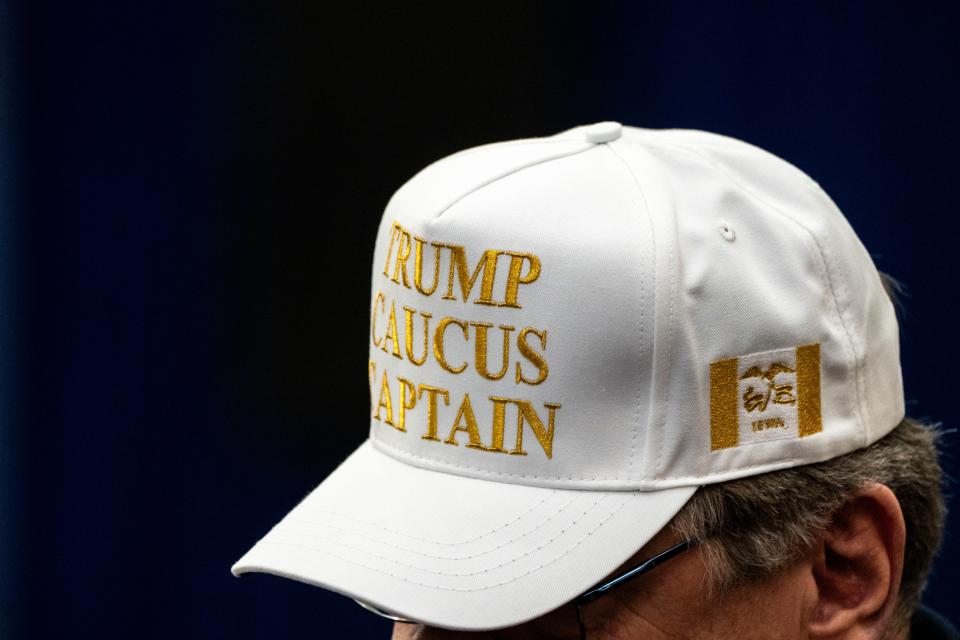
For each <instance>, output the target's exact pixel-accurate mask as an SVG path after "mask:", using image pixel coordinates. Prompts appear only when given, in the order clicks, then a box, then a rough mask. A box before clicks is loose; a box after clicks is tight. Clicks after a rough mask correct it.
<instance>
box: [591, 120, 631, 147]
mask: <svg viewBox="0 0 960 640" xmlns="http://www.w3.org/2000/svg"><path fill="white" fill-rule="evenodd" d="M583 133H584V136H585V137H586V138H587V142H595V143H600V142H612V141H614V140H616V139H617V138H619V137H620V134H621V133H623V126H622V125H621V124H620V123H619V122H598V123H596V124H591V125H590V126H588V127H586V128H585V129H584V132H583Z"/></svg>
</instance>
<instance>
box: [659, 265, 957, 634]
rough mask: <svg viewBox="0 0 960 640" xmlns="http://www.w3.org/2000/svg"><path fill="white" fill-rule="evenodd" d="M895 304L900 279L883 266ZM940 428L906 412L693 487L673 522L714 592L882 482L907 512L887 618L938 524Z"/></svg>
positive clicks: (904, 618)
mask: <svg viewBox="0 0 960 640" xmlns="http://www.w3.org/2000/svg"><path fill="white" fill-rule="evenodd" d="M881 275H882V277H883V279H884V284H885V287H886V289H887V293H888V294H889V295H890V296H891V299H893V301H894V303H895V304H899V303H897V300H896V295H895V294H896V293H898V292H899V291H900V290H901V288H902V287H901V285H899V283H897V282H896V281H895V280H893V279H892V278H889V277H888V276H885V275H884V274H881ZM938 439H939V431H938V429H937V426H936V425H929V426H928V425H925V424H922V423H921V422H919V421H917V420H914V419H912V418H909V417H907V418H904V419H903V421H902V422H901V423H900V424H899V425H897V426H896V427H895V428H894V429H893V430H892V431H891V432H890V433H889V434H887V435H886V436H884V437H883V438H881V439H880V440H878V441H877V442H875V443H873V444H872V445H870V446H868V447H866V448H863V449H858V450H856V451H853V452H851V453H848V454H846V455H843V456H839V457H837V458H833V459H830V460H826V461H824V462H820V463H816V464H810V465H805V466H800V467H795V468H792V469H785V470H781V471H773V472H770V473H765V474H761V475H757V476H752V477H748V478H743V479H740V480H734V481H730V482H723V483H718V484H714V485H708V486H705V487H701V488H700V489H699V490H698V491H697V492H696V493H695V494H694V496H693V498H691V499H690V501H689V502H688V503H687V504H686V505H685V506H684V508H683V509H682V510H681V511H680V513H678V514H677V515H676V516H675V517H674V519H673V521H672V523H671V526H672V528H673V530H674V532H675V533H676V534H677V535H678V536H680V537H683V538H692V539H695V540H697V541H698V542H699V543H700V548H701V550H702V552H703V555H704V559H705V562H706V566H707V571H708V574H709V584H710V586H711V588H712V590H713V592H714V593H715V594H722V593H723V592H725V591H727V590H729V589H730V588H732V587H735V586H737V585H740V584H745V583H748V582H752V581H756V580H760V579H762V578H764V577H767V576H770V575H772V574H775V573H777V572H779V571H781V570H783V569H784V568H786V567H788V566H789V565H790V564H791V563H793V562H795V561H796V560H797V559H799V557H800V556H801V555H803V554H804V553H805V552H807V551H808V550H809V549H810V548H811V547H812V546H813V545H814V544H815V543H816V542H817V540H818V539H819V537H820V535H821V534H822V533H823V532H824V531H825V530H826V529H827V527H828V526H829V525H830V523H831V520H832V518H833V516H834V514H836V512H837V511H838V510H839V509H840V508H841V507H842V506H843V505H844V504H845V503H846V502H847V500H848V499H849V498H850V497H851V496H852V495H853V494H854V493H855V492H857V491H858V490H859V489H861V488H863V487H865V486H868V485H870V484H874V483H879V484H883V485H886V486H887V487H889V488H890V490H891V491H893V493H894V494H895V495H896V496H897V499H898V500H899V502H900V508H901V509H902V511H903V517H904V520H905V521H906V529H907V539H906V549H905V553H904V566H903V577H902V580H901V583H900V598H899V601H898V603H897V608H896V612H895V620H894V624H895V626H896V627H898V628H901V627H903V626H904V625H906V624H907V622H908V621H909V618H910V615H911V614H912V612H913V610H914V608H915V607H916V605H917V603H918V602H919V600H920V596H921V594H922V592H923V587H924V585H925V583H926V578H927V574H928V573H929V570H930V566H931V563H932V562H933V557H934V555H935V553H936V551H937V548H938V546H939V544H940V538H941V535H942V533H943V526H944V525H943V523H944V513H945V507H944V500H943V488H942V484H941V483H942V472H941V469H940V463H939V459H938V454H937V443H938Z"/></svg>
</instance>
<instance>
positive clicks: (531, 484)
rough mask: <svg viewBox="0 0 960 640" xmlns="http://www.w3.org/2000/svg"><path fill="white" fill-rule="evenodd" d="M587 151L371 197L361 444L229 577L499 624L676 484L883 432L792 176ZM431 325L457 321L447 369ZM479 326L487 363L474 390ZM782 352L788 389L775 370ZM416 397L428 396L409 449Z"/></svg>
mask: <svg viewBox="0 0 960 640" xmlns="http://www.w3.org/2000/svg"><path fill="white" fill-rule="evenodd" d="M596 131H597V128H596V127H594V128H593V129H590V128H576V129H571V130H569V131H565V132H563V133H562V134H558V135H557V136H554V137H551V138H544V139H531V140H522V141H515V142H508V143H498V144H493V145H487V146H484V147H478V148H476V149H471V150H468V151H464V152H461V153H458V154H455V155H453V156H451V157H449V158H447V159H444V160H441V161H439V162H436V163H434V164H432V165H430V166H429V167H427V168H426V169H424V170H423V171H421V172H420V173H419V174H417V175H416V176H415V177H414V178H412V179H411V180H410V181H409V182H408V183H407V184H406V185H404V186H403V187H402V188H401V189H400V190H399V191H398V192H397V193H396V194H395V195H394V197H393V198H392V199H391V201H390V203H389V204H388V205H387V208H386V211H385V212H384V216H383V220H382V223H381V226H380V229H379V232H378V235H377V244H376V248H375V251H374V259H373V277H372V289H371V301H372V305H371V334H370V335H371V345H370V365H371V406H372V408H371V419H370V440H369V442H368V443H367V444H365V445H364V446H363V447H361V449H360V450H359V451H358V453H357V454H356V455H355V456H354V457H352V458H350V459H349V460H348V461H347V462H346V463H345V464H344V465H343V466H342V467H341V468H340V469H339V470H338V471H337V472H336V473H335V474H334V475H333V476H331V477H330V478H329V479H328V480H327V481H325V482H324V483H323V484H322V485H321V486H320V487H319V488H318V489H317V491H316V492H314V493H313V494H312V495H311V496H310V497H309V498H307V500H305V501H304V502H303V503H302V504H301V505H300V506H299V507H298V508H297V509H295V510H294V512H292V514H291V516H288V518H287V519H285V520H284V521H283V522H282V523H281V524H280V525H278V527H277V528H276V529H275V530H274V531H272V532H271V533H270V534H268V535H267V536H266V538H265V539H264V540H263V541H261V542H260V543H258V545H257V546H256V547H255V548H254V549H253V550H252V551H251V552H250V553H249V554H247V555H246V556H245V557H244V558H243V559H241V561H240V562H238V563H237V565H235V567H234V572H235V573H238V574H239V573H244V572H248V571H266V572H272V573H279V574H281V575H287V576H290V577H293V578H297V579H300V580H305V581H307V582H312V583H315V584H320V585H323V586H327V587H329V588H333V589H336V590H338V591H341V592H344V593H347V594H350V595H353V596H355V597H358V598H361V599H364V600H368V601H370V602H372V603H373V604H375V605H378V606H380V607H382V608H385V609H388V610H392V611H395V612H397V613H400V614H402V615H407V616H412V617H415V618H417V619H423V620H426V621H429V622H433V623H437V624H440V625H441V626H448V627H452V628H464V629H466V628H492V627H501V626H506V625H509V624H514V623H516V622H519V621H521V620H524V619H529V618H532V617H534V616H535V615H537V614H539V613H542V612H544V611H548V610H550V609H552V608H554V607H556V606H559V605H560V604H562V603H563V602H564V601H565V600H568V599H569V598H571V597H573V596H574V595H576V593H577V592H578V591H580V590H582V589H584V588H586V587H588V586H590V584H591V583H592V581H594V580H596V579H598V578H599V577H601V576H603V575H605V574H606V573H608V572H609V571H611V570H612V569H614V568H615V567H616V566H617V564H618V563H619V562H621V561H622V560H623V559H625V558H627V557H628V556H629V555H630V554H631V553H633V552H634V551H635V550H636V549H638V548H639V547H640V546H642V545H643V544H644V543H645V542H646V541H647V540H648V539H649V538H650V537H651V536H652V535H653V534H654V533H655V532H656V531H657V530H658V529H659V528H660V527H662V525H663V524H664V523H666V522H667V521H668V520H669V518H670V517H672V516H673V515H674V514H675V512H676V511H677V510H678V509H679V508H680V507H681V506H682V504H683V503H684V502H685V501H686V500H687V499H688V498H689V496H690V495H691V494H692V492H693V491H694V490H695V488H696V487H697V486H699V485H702V484H707V483H712V482H719V481H723V480H728V479H732V478H739V477H743V476H747V475H752V474H757V473H762V472H765V471H770V470H774V469H780V468H785V467H791V466H795V465H799V464H806V463H811V462H818V461H821V460H824V459H827V458H830V457H835V456H838V455H841V454H844V453H847V452H849V451H851V450H853V449H856V448H858V447H862V446H865V445H867V444H869V443H871V442H873V441H875V440H877V439H878V438H880V437H881V436H882V435H884V434H886V433H887V432H888V431H889V430H890V429H892V428H893V427H894V426H895V425H896V424H897V423H898V422H899V420H900V419H901V418H902V417H903V415H904V402H903V390H902V381H901V376H900V366H899V348H898V330H897V323H896V318H895V315H894V312H893V307H892V304H891V303H890V301H889V299H888V298H887V296H886V294H885V292H884V291H883V289H882V285H881V282H880V278H879V275H878V273H877V271H876V268H875V267H874V265H873V263H872V261H871V259H870V257H869V255H868V254H867V252H866V250H865V249H864V247H863V246H862V244H861V243H860V241H859V239H858V238H857V237H856V235H855V233H854V232H853V230H852V228H851V227H850V225H849V224H848V223H847V221H846V220H845V219H844V218H843V216H842V214H841V213H840V212H839V210H837V208H836V207H835V206H834V204H833V203H832V202H831V201H830V199H829V198H828V197H827V196H826V194H824V193H823V191H822V190H821V189H820V188H819V186H817V185H816V183H814V182H813V181H812V180H811V179H810V178H809V177H807V176H806V175H805V174H803V173H802V172H801V171H799V170H798V169H796V168H795V167H793V166H792V165H789V164H788V163H786V162H784V161H782V160H780V159H778V158H776V157H774V156H772V155H770V154H768V153H766V152H764V151H762V150H760V149H757V148H756V147H753V146H750V145H748V144H746V143H743V142H740V141H737V140H733V139H730V138H725V137H722V136H717V135H714V134H708V133H704V132H699V131H687V130H661V131H655V130H645V129H637V128H632V127H623V128H622V129H617V128H616V127H613V126H611V125H609V124H605V125H603V131H604V135H602V136H597V135H594V134H595V133H596ZM591 132H592V133H591ZM590 140H595V142H591V141H590ZM394 225H396V227H395V226H394ZM404 233H407V234H409V235H408V236H407V237H408V238H409V241H408V243H407V248H408V253H409V255H408V256H407V258H406V260H400V261H399V265H398V261H397V255H398V253H402V252H403V249H402V245H403V242H404V241H403V240H402V239H401V238H402V236H403V234H404ZM415 238H419V239H420V241H421V242H422V250H423V253H422V264H423V270H422V282H421V284H422V285H423V287H422V288H423V289H429V285H430V283H432V281H433V280H434V262H433V261H434V255H435V254H434V252H435V251H439V252H440V256H441V260H440V268H439V281H438V284H437V288H436V291H434V292H433V293H431V294H430V295H426V294H425V293H423V292H421V291H420V290H418V288H417V286H415V284H414V282H413V280H414V264H415V262H416V260H415V251H414V247H413V243H414V239H415ZM454 247H459V248H462V255H463V256H464V260H463V264H462V265H461V266H463V267H465V268H466V271H465V272H464V277H465V278H468V277H469V276H471V275H473V274H476V276H477V277H476V280H475V281H474V282H473V283H472V286H471V285H470V283H469V282H463V281H461V280H460V279H459V278H458V275H459V273H460V271H459V270H458V269H459V268H458V267H457V265H454V266H451V262H455V253H456V249H454ZM491 250H492V251H497V252H500V253H492V254H489V255H493V256H494V259H493V260H492V262H489V263H487V264H486V266H487V267H489V268H490V270H491V274H492V280H491V281H490V282H488V283H486V284H484V275H485V274H486V271H485V270H484V263H483V260H482V256H484V255H485V253H484V252H486V251H491ZM531 256H535V257H531ZM535 262H536V263H537V265H538V266H539V273H538V274H536V275H535V274H534V271H535V268H534V263H535ZM494 266H495V269H494ZM511 268H513V271H511ZM451 269H454V270H455V272H454V271H451ZM475 270H476V271H475ZM385 274H386V275H385ZM404 274H405V277H406V280H405V279H404ZM451 274H454V277H453V278H451V277H450V276H451ZM534 275H535V277H534ZM394 276H396V280H395V279H394ZM511 277H512V278H513V280H514V283H515V284H516V286H515V290H514V294H513V295H514V299H513V302H512V304H511V298H510V293H509V287H508V281H509V280H510V278H511ZM518 279H519V284H517V280H518ZM464 286H467V288H470V292H469V295H468V299H467V301H464V300H463V293H464V291H463V288H464ZM484 286H487V293H489V294H490V295H488V296H487V297H484V294H482V291H483V290H484V289H483V288H484ZM445 294H446V295H445ZM478 301H479V304H478ZM391 308H392V309H393V311H394V317H395V320H396V326H397V335H396V337H395V340H387V337H386V336H387V334H388V333H389V332H388V328H389V325H390V323H389V314H390V311H391ZM407 310H409V311H407ZM406 314H410V317H411V318H413V320H414V323H413V328H414V330H413V332H412V333H411V339H412V341H411V349H410V353H409V354H408V349H407V345H406V327H405V321H406ZM443 318H451V319H452V321H455V322H452V323H451V324H448V325H447V328H446V331H445V332H444V333H443V335H444V341H443V348H442V355H443V360H444V362H445V363H446V368H445V367H444V366H443V365H442V364H441V360H440V357H439V355H438V351H437V350H436V349H437V345H436V340H435V338H436V329H437V327H438V325H439V323H440V322H441V319H443ZM422 323H427V325H428V329H429V330H428V334H427V345H426V350H425V351H424V334H423V324H422ZM458 323H459V324H458ZM482 327H486V331H487V350H486V354H487V359H488V362H487V367H486V374H487V375H486V376H484V375H483V374H482V373H483V371H482V370H483V367H482V366H481V365H480V364H478V357H477V353H478V352H477V349H476V345H477V342H478V339H479V336H480V332H481V331H482V330H483V329H482ZM502 327H506V329H503V328H502ZM524 329H527V330H528V331H533V332H534V333H527V334H526V338H527V340H526V344H527V347H528V350H529V348H530V347H532V351H533V352H535V353H539V354H541V355H542V358H543V360H544V361H545V362H546V365H545V366H544V367H543V372H544V373H545V377H544V378H543V379H542V380H541V379H538V378H537V376H538V374H540V373H541V369H540V366H539V365H538V364H537V362H536V360H535V357H531V356H530V355H529V353H526V354H525V353H523V352H522V350H521V347H520V344H519V342H520V341H519V335H520V333H521V332H522V331H524ZM504 333H506V334H507V344H508V354H509V359H508V367H507V369H506V372H505V374H504V375H503V377H500V378H498V379H491V377H493V378H496V377H497V375H496V374H497V373H498V372H499V371H500V369H501V354H502V346H503V335H504ZM540 336H543V337H545V344H543V342H544V341H543V340H541V338H540ZM375 342H376V343H377V344H374V343H375ZM394 345H396V348H394ZM805 345H806V346H808V347H809V346H811V345H812V346H815V347H816V349H817V357H818V359H817V360H815V361H813V362H815V365H814V366H813V368H812V369H811V365H809V364H807V365H806V368H803V367H799V366H798V362H797V358H798V356H797V355H796V354H798V353H799V351H798V348H800V347H804V346H805ZM807 353H809V351H808V352H807ZM410 354H413V355H414V356H415V357H414V358H411V357H410ZM421 354H423V355H425V359H424V360H423V362H422V363H418V362H414V361H412V360H415V359H417V358H419V357H420V355H421ZM724 362H727V363H734V364H732V365H731V367H729V368H727V369H723V367H722V365H723V363H724ZM806 362H808V363H809V362H810V361H809V360H808V361H806ZM774 363H779V364H780V365H782V366H781V368H780V369H774V368H772V367H773V365H774ZM461 366H462V367H463V369H462V371H460V370H459V369H460V367H461ZM518 366H519V369H518ZM751 367H753V368H754V371H753V372H752V377H751V374H750V373H749V372H750V369H751ZM451 369H453V370H457V371H459V372H457V373H453V372H451ZM715 369H716V371H717V372H720V371H721V370H723V371H727V376H728V377H727V378H724V377H723V375H721V374H720V373H717V374H716V375H717V378H716V379H714V378H713V377H712V376H713V374H712V373H711V372H712V371H714V370H715ZM798 369H802V370H803V371H805V372H807V373H806V374H803V375H801V373H798ZM811 371H813V372H814V373H815V374H816V375H815V376H813V377H811V376H810V372H811ZM518 372H519V373H518ZM384 373H386V376H387V383H386V384H387V390H386V392H385V391H384V389H383V384H382V383H383V376H384ZM518 375H522V376H523V378H522V379H521V378H518ZM730 376H735V378H736V379H734V378H733V377H730ZM801 378H803V380H801ZM728 379H729V384H728V385H727V386H723V384H722V381H723V380H728ZM811 380H813V381H814V382H811ZM405 385H406V386H405ZM751 385H753V388H751ZM803 385H806V386H805V387H804V386H803ZM811 385H812V386H811ZM429 388H433V389H442V390H443V391H444V392H445V395H438V396H436V397H435V398H434V399H435V403H436V406H435V407H434V408H435V418H436V428H435V431H434V432H431V431H430V428H429V420H428V415H429V414H430V413H431V411H432V410H433V409H432V408H431V407H430V402H429V396H430V393H429ZM727 388H729V389H732V390H733V391H730V392H729V393H726V392H721V390H722V389H727ZM801 388H804V389H806V391H804V392H803V393H802V394H801V393H800V391H799V390H800V389H801ZM774 389H776V390H778V391H776V392H774V391H773V390H774ZM761 392H762V393H761ZM757 393H761V395H763V398H762V399H758V396H756V394H757ZM751 394H752V396H751ZM764 394H765V395H764ZM384 396H386V399H384ZM467 396H469V401H466V400H465V398H466V397H467ZM750 397H753V399H752V400H751V399H750ZM444 399H446V402H445V401H444ZM385 403H386V404H385ZM523 403H527V404H526V405H523ZM387 405H389V408H388V406H387ZM400 405H404V409H403V411H402V412H401V410H400ZM728 405H729V407H731V408H730V409H729V410H728V411H726V410H724V409H723V408H722V407H725V406H728ZM522 406H526V407H527V412H526V413H523V412H522V411H521V407H522ZM401 413H402V414H403V429H402V430H401V429H400V424H399V423H400V414H401ZM458 414H459V418H460V420H459V421H458V420H457V418H458ZM551 414H552V415H553V417H554V430H553V433H552V435H551V434H549V433H547V425H548V416H549V415H551ZM388 416H390V419H389V420H388ZM470 416H474V417H475V422H474V423H472V424H475V427H473V431H472V432H471V428H470V424H471V421H470V420H469V419H468V418H469V417H470ZM521 416H525V417H526V420H525V421H524V420H521V423H520V426H519V431H520V434H521V436H522V444H519V445H518V442H517V439H516V438H517V432H518V418H519V417H521ZM724 416H732V417H729V420H727V422H724ZM801 416H805V417H804V418H803V420H805V422H803V424H805V425H807V426H806V427H803V426H802V425H801ZM498 419H499V425H500V435H499V440H498V436H497V431H496V425H497V424H498ZM532 419H536V420H539V421H540V426H539V427H536V426H535V425H532V424H531V420H532ZM456 425H459V426H460V429H459V430H457V429H454V427H455V426H456ZM724 425H727V426H726V427H725V426H724ZM810 425H814V427H815V428H811V427H810ZM731 434H732V435H731ZM471 441H473V446H467V445H468V443H470V442H471ZM521 451H522V452H523V453H524V454H525V455H518V453H520V452H521ZM674 488H675V490H673V489H674ZM664 490H666V491H664ZM567 501H570V502H569V504H570V507H569V509H567V508H561V506H562V505H566V504H567ZM585 505H587V506H589V508H588V509H587V510H584V508H583V507H584V506H585ZM334 512H336V513H338V514H340V515H332V514H333V513H334ZM527 513H529V515H523V516H521V515H520V514H527ZM581 513H582V514H583V516H582V517H581V516H580V515H579V514H581ZM551 514H553V515H551ZM548 515H550V517H549V518H548ZM528 526H529V528H527V527H528ZM377 532H379V533H377ZM478 532H480V533H484V532H486V533H484V534H483V535H482V536H480V537H479V538H477V539H476V540H474V541H473V542H471V543H469V544H468V543H465V542H463V543H462V544H460V543H459V542H458V541H460V542H462V541H465V540H468V539H469V540H472V539H473V538H474V537H475V536H478V535H479V533H478ZM520 534H523V535H520ZM554 537H555V538H556V539H554ZM508 541H509V542H508ZM548 541H549V542H548ZM454 543H457V544H454ZM497 545H500V547H497ZM494 547H497V549H496V552H494V551H492V550H490V549H493V548H494ZM453 548H456V549H457V550H458V551H457V552H456V554H454V555H456V556H457V558H458V559H455V558H454V555H450V554H447V553H446V551H445V550H448V549H453ZM491 563H492V564H491ZM501 563H504V564H501ZM464 594H469V595H464Z"/></svg>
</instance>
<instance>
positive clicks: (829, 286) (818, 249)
mask: <svg viewBox="0 0 960 640" xmlns="http://www.w3.org/2000/svg"><path fill="white" fill-rule="evenodd" d="M651 146H659V147H661V148H673V149H678V150H681V151H686V152H687V153H690V154H691V155H694V156H696V157H698V158H700V159H701V160H703V161H704V162H705V163H707V164H708V165H709V166H711V167H712V168H713V169H714V170H715V171H717V172H718V173H719V174H720V175H722V176H724V177H725V178H726V179H727V180H729V181H730V182H732V183H733V184H735V185H736V186H737V187H738V188H740V189H741V190H742V191H743V192H744V193H747V194H748V195H750V196H751V197H752V198H754V199H755V200H757V201H758V202H760V203H762V204H764V205H765V206H767V207H769V208H770V209H771V210H772V211H775V212H776V213H778V214H779V215H780V216H781V217H783V218H784V219H786V220H788V221H790V222H792V223H793V224H794V225H795V226H796V227H797V228H798V229H801V230H802V231H803V232H804V233H805V234H806V236H807V237H808V238H809V239H810V240H812V242H813V246H814V247H815V253H816V256H817V258H819V260H817V267H818V271H819V272H820V276H821V283H822V284H823V285H824V288H825V289H826V290H827V291H828V292H829V293H830V298H831V300H832V301H833V305H834V309H835V312H836V317H837V319H838V320H839V322H840V327H841V328H842V329H843V333H844V336H845V337H846V339H847V344H846V347H847V349H848V350H849V352H850V355H851V356H852V361H853V384H852V386H853V392H854V397H855V399H856V401H855V406H854V411H855V412H856V416H857V422H858V424H859V426H860V434H861V436H863V437H865V436H866V433H867V431H866V424H865V423H864V419H863V409H862V406H863V403H862V400H861V390H860V387H861V384H860V382H861V372H860V369H861V365H862V363H861V359H860V358H859V357H857V350H856V346H855V342H854V339H853V335H852V333H851V331H850V328H849V327H848V326H847V322H846V320H845V319H844V313H843V309H842V308H841V305H840V302H839V300H838V298H837V293H836V291H835V289H834V286H833V280H832V279H831V277H830V269H829V267H828V266H827V259H826V257H825V252H824V250H823V247H822V246H821V244H820V240H819V238H817V236H816V235H815V234H814V233H813V232H812V231H810V229H808V228H807V227H805V226H804V225H803V224H802V223H800V221H799V220H797V219H796V218H794V217H793V216H792V215H790V214H789V213H787V212H785V211H783V210H782V209H780V208H779V207H777V206H776V205H774V204H772V203H770V202H769V201H767V200H766V199H765V198H764V197H763V196H761V195H760V194H758V193H756V192H755V191H754V190H753V189H751V188H749V187H748V186H746V185H745V184H743V183H742V182H741V181H740V180H738V179H737V178H736V177H735V176H733V175H731V174H730V173H729V172H728V171H726V170H725V169H724V168H723V167H722V166H721V165H719V164H718V163H717V162H715V161H714V160H713V159H712V158H710V157H709V156H707V155H705V154H703V153H701V152H700V151H699V150H697V149H696V148H693V147H689V146H687V145H683V144H676V143H662V142H657V143H651ZM808 246H809V244H808Z"/></svg>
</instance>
